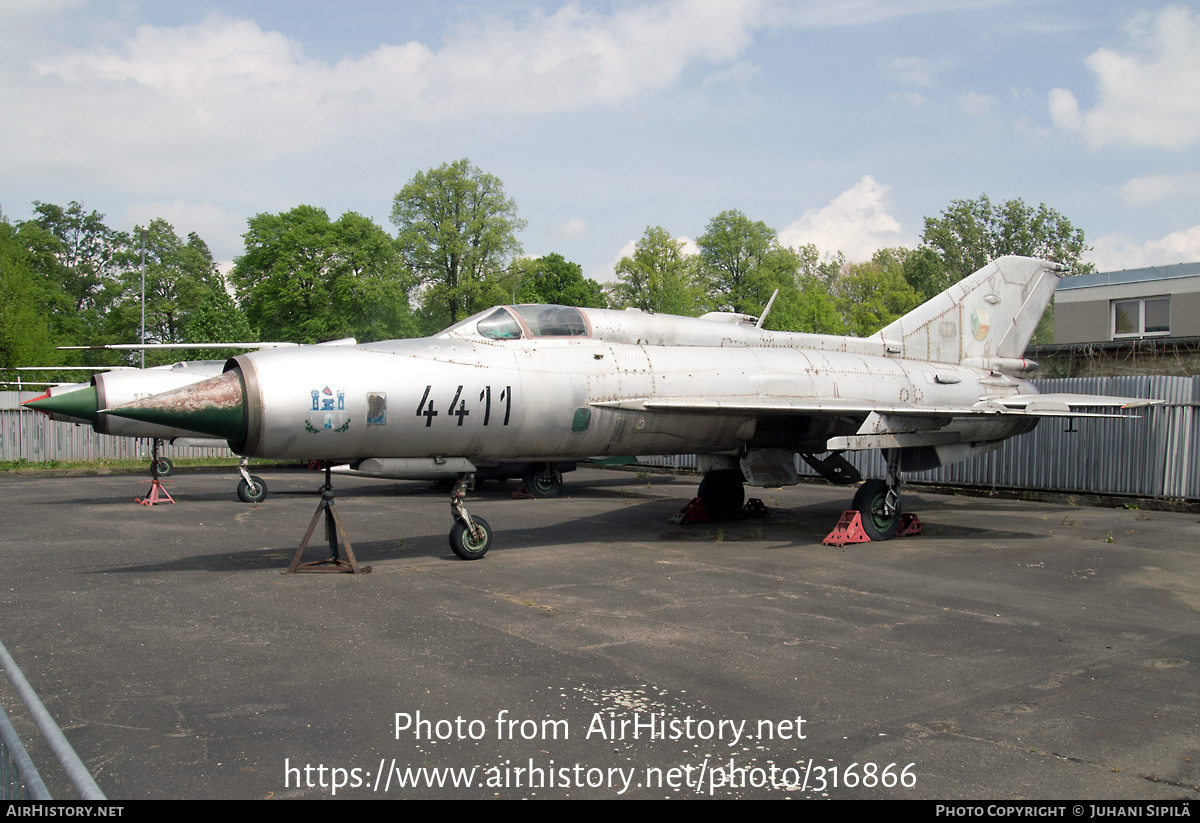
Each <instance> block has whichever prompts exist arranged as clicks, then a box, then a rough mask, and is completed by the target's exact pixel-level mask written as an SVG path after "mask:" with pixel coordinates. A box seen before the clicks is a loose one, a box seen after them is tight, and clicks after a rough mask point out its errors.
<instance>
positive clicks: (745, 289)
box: [696, 209, 799, 314]
mask: <svg viewBox="0 0 1200 823" xmlns="http://www.w3.org/2000/svg"><path fill="white" fill-rule="evenodd" d="M696 245H697V246H699V247H700V269H699V274H700V280H701V282H702V284H703V285H704V287H705V290H706V291H707V293H708V297H709V300H710V301H711V302H712V304H713V305H715V306H719V307H721V308H723V309H725V310H728V311H735V312H742V313H744V314H758V313H759V312H760V311H762V308H763V306H764V305H765V304H766V302H767V300H768V299H770V296H771V292H772V291H773V289H774V288H777V287H778V285H777V284H776V283H775V282H774V281H775V280H777V279H778V278H776V277H773V276H772V275H778V274H779V273H780V270H781V269H787V268H789V267H791V268H792V272H791V279H792V280H793V281H794V279H795V269H796V268H797V267H798V262H799V261H798V260H793V259H792V258H794V253H792V254H791V257H789V256H787V250H785V249H781V248H780V247H779V244H778V243H777V242H776V239H775V230H774V229H772V228H771V227H770V226H768V225H767V224H766V223H764V222H762V221H761V220H760V221H758V222H753V221H751V220H750V218H748V217H746V215H744V214H742V213H741V212H740V211H737V210H736V209H731V210H728V211H723V212H721V213H720V214H718V215H717V216H716V217H714V218H713V219H712V220H710V221H709V222H708V226H707V227H705V230H704V234H702V235H700V236H699V237H698V238H696ZM793 262H795V263H796V266H792V263H793ZM764 292H765V294H764Z"/></svg>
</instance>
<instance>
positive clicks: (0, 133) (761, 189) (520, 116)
mask: <svg viewBox="0 0 1200 823" xmlns="http://www.w3.org/2000/svg"><path fill="white" fill-rule="evenodd" d="M0 111H3V112H4V113H5V114H4V122H3V125H2V126H0V157H3V163H2V164H0V208H2V209H3V212H4V214H5V215H6V216H7V217H8V218H10V219H22V218H25V217H28V216H29V214H30V201H32V200H34V199H37V200H43V201H50V202H55V203H61V204H65V203H66V202H68V201H70V200H79V201H81V202H83V203H84V205H85V206H86V207H87V208H89V209H96V210H98V211H100V212H102V213H104V214H106V215H107V219H108V223H109V225H112V226H115V227H118V228H126V229H128V228H131V227H132V226H133V225H134V224H135V223H139V222H145V221H148V220H149V219H151V218H153V217H156V216H161V217H165V218H166V219H168V220H169V221H171V223H172V224H173V225H174V226H175V228H176V230H177V231H178V232H179V233H180V234H186V233H187V232H189V231H196V232H198V233H199V234H200V235H201V236H202V237H203V238H204V239H205V240H206V241H208V243H209V245H210V246H211V247H212V249H213V252H214V254H215V255H216V256H217V258H218V259H219V260H221V261H223V262H228V261H230V260H232V259H233V258H234V257H235V256H237V255H238V254H240V253H241V234H242V233H243V232H244V231H245V225H246V219H247V218H248V217H250V216H252V215H254V214H257V213H259V212H264V211H266V212H277V211H284V210H287V209H290V208H292V207H294V206H296V205H299V204H301V203H307V204H311V205H315V206H320V207H322V208H325V209H326V210H327V211H328V212H329V213H330V216H331V217H334V218H336V217H337V216H338V215H340V214H341V213H342V212H344V211H356V212H359V213H360V214H364V215H367V216H369V217H372V218H374V219H375V220H376V221H377V222H378V223H380V225H382V226H384V227H385V228H387V229H388V230H389V231H392V230H393V227H392V225H391V224H390V223H389V222H388V215H389V214H390V211H391V204H392V199H393V197H394V196H395V194H396V192H398V191H399V190H400V189H401V187H402V186H403V185H404V184H405V183H406V182H407V181H408V180H409V179H410V178H411V177H412V176H413V175H414V174H415V173H416V172H418V171H421V170H424V169H428V168H431V167H434V166H438V165H440V164H442V163H444V162H448V161H453V160H456V159H459V158H461V157H468V158H470V159H471V161H472V162H473V163H474V164H475V165H477V166H479V167H480V168H482V169H483V170H484V171H486V172H489V173H491V174H494V175H496V176H497V177H499V178H500V179H501V180H503V181H504V184H505V187H506V189H507V191H508V193H509V194H510V196H512V197H513V198H514V199H515V200H516V202H517V205H518V208H519V210H520V214H521V216H522V217H523V218H524V219H526V220H527V221H528V228H527V229H526V230H525V232H524V233H523V234H522V236H521V240H522V242H523V244H524V247H525V251H526V253H527V254H532V255H537V254H545V253H548V252H551V251H555V252H558V253H560V254H562V255H564V256H565V257H567V258H568V259H570V260H574V261H576V262H579V263H581V264H583V266H584V268H585V272H586V273H587V274H589V275H590V276H593V277H597V278H599V279H602V280H603V279H607V278H609V277H611V271H612V266H613V264H614V263H615V261H616V260H617V259H619V258H620V256H621V255H622V254H623V253H628V252H629V251H630V250H631V249H632V244H633V242H634V241H635V240H636V239H637V238H639V237H640V236H641V235H642V233H643V231H644V230H645V228H646V227H647V226H649V225H661V226H664V227H665V228H667V229H668V230H669V231H671V232H672V233H674V234H675V235H676V236H679V237H687V238H694V237H696V236H697V235H699V234H702V233H703V232H704V227H705V225H706V224H707V222H708V221H709V220H710V219H711V218H712V217H713V216H715V215H716V214H717V213H719V212H720V211H722V210H725V209H734V208H736V209H740V210H742V211H743V212H744V213H746V214H747V215H748V216H749V217H751V218H752V219H754V220H763V221H765V222H766V223H767V224H768V225H770V226H772V227H773V228H775V229H776V230H777V231H778V232H779V235H780V239H781V241H782V242H784V243H786V244H788V245H796V244H798V243H807V242H812V243H816V244H817V246H818V247H819V248H820V249H821V250H822V251H823V252H832V251H838V250H841V251H843V252H844V253H845V254H846V255H847V256H848V257H849V258H850V259H851V260H861V259H865V258H867V257H869V255H870V254H871V252H872V251H874V250H875V249H877V248H880V247H883V246H891V245H900V244H905V245H915V244H916V243H917V242H918V240H919V236H920V233H921V229H922V218H923V217H924V216H927V215H936V214H938V213H939V212H940V211H941V210H942V209H943V208H945V207H946V206H947V205H948V204H949V203H950V201H951V200H953V199H955V198H973V197H977V196H978V195H980V194H983V193H986V194H987V195H989V196H990V197H991V198H992V200H993V201H999V200H1004V199H1008V198H1012V197H1020V198H1023V199H1024V200H1025V201H1026V202H1027V203H1030V204H1032V205H1036V204H1038V203H1042V202H1044V203H1046V204H1047V205H1049V206H1051V207H1053V208H1055V209H1057V210H1059V211H1060V212H1062V213H1063V214H1065V215H1066V216H1067V217H1068V218H1069V219H1070V220H1071V221H1072V222H1073V223H1074V224H1075V225H1076V226H1077V227H1080V228H1083V229H1084V230H1085V231H1086V233H1087V237H1088V240H1089V243H1090V244H1091V245H1093V246H1094V247H1095V248H1094V251H1093V252H1091V254H1090V255H1089V256H1090V258H1091V259H1092V260H1093V261H1094V262H1096V264H1097V265H1098V266H1099V267H1100V268H1101V269H1112V268H1125V267H1135V266H1142V265H1154V264H1167V263H1179V262H1192V261H1196V260H1200V151H1198V148H1200V5H1198V4H1197V3H1176V4H1172V5H1165V4H1158V3H1150V4H1137V3H1123V2H1107V3H1101V2H1077V1H1076V0H1061V2H1053V0H1050V1H1049V2H1047V1H1046V0H1042V2H1017V1H1016V0H1008V1H1006V0H990V1H989V0H923V1H922V0H909V1H908V2H893V1H892V0H832V1H831V2H825V0H811V2H769V0H755V1H753V2H752V1H751V0H746V1H745V2H729V1H728V0H663V2H644V3H623V2H594V3H560V2H539V3H532V2H496V3H480V4H474V5H454V4H451V3H426V2H408V3H404V2H358V3H353V4H338V5H337V6H334V5H333V4H328V3H317V2H308V1H307V0H290V2H274V0H259V2H253V0H251V1H250V2H229V0H212V1H211V2H209V3H208V4H206V5H201V4H196V3H191V2H155V3H142V4H139V3H135V2H119V3H118V2H99V1H97V2H87V0H37V1H36V2H35V1H34V0H28V1H27V2H15V0H0Z"/></svg>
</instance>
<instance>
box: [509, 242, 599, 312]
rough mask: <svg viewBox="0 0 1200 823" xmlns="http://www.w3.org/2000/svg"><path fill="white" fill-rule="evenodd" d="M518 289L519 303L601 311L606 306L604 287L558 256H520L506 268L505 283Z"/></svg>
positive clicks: (579, 267) (554, 254)
mask: <svg viewBox="0 0 1200 823" xmlns="http://www.w3.org/2000/svg"><path fill="white" fill-rule="evenodd" d="M508 283H510V284H512V286H511V289H510V294H509V299H511V298H512V295H511V290H512V289H517V302H518V303H557V304H558V305H560V306H582V307H585V308H593V309H602V308H604V307H605V306H607V305H608V303H607V301H606V300H605V299H604V287H603V286H601V285H600V284H599V283H597V282H596V281H595V280H592V279H591V278H588V277H584V276H583V267H582V266H580V265H579V264H578V263H572V262H571V261H569V260H567V259H566V258H564V257H563V256H562V255H561V254H556V253H553V252H552V253H550V254H547V255H544V256H542V257H522V258H519V259H517V260H515V261H513V264H512V265H511V266H509V268H508V276H507V280H506V284H508Z"/></svg>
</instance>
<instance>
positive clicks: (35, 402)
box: [22, 386, 99, 423]
mask: <svg viewBox="0 0 1200 823" xmlns="http://www.w3.org/2000/svg"><path fill="white" fill-rule="evenodd" d="M22 405H25V406H28V407H29V408H31V409H36V410H37V411H40V412H44V413H45V414H61V415H64V416H66V417H74V418H76V419H79V420H87V421H89V422H92V423H95V422H96V413H97V411H98V409H99V402H98V401H97V399H96V387H95V386H88V387H87V388H86V389H76V390H75V391H69V392H63V393H62V394H56V395H54V396H53V397H51V396H48V395H42V396H41V397H35V398H33V399H32V400H26V401H25V402H24V403H23V404H22Z"/></svg>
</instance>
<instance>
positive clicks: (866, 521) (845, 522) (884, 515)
mask: <svg viewBox="0 0 1200 823" xmlns="http://www.w3.org/2000/svg"><path fill="white" fill-rule="evenodd" d="M883 456H884V459H885V460H887V475H886V477H884V479H882V480H880V479H872V480H868V481H867V482H865V483H863V484H862V485H861V486H859V488H858V491H857V492H856V493H855V495H854V502H853V503H851V504H850V508H849V509H848V510H847V511H845V512H843V514H842V519H841V520H839V521H838V524H837V527H836V528H834V530H833V531H832V532H830V533H829V535H828V536H827V537H826V538H825V540H824V541H822V542H823V543H825V545H827V546H844V545H845V544H847V543H864V542H867V541H868V540H869V541H879V540H891V539H892V538H893V537H896V536H897V535H906V534H920V533H921V529H922V527H921V521H920V520H918V519H917V516H916V515H913V514H907V515H906V514H902V513H901V511H900V451H899V450H898V449H885V450H884V452H883Z"/></svg>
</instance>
